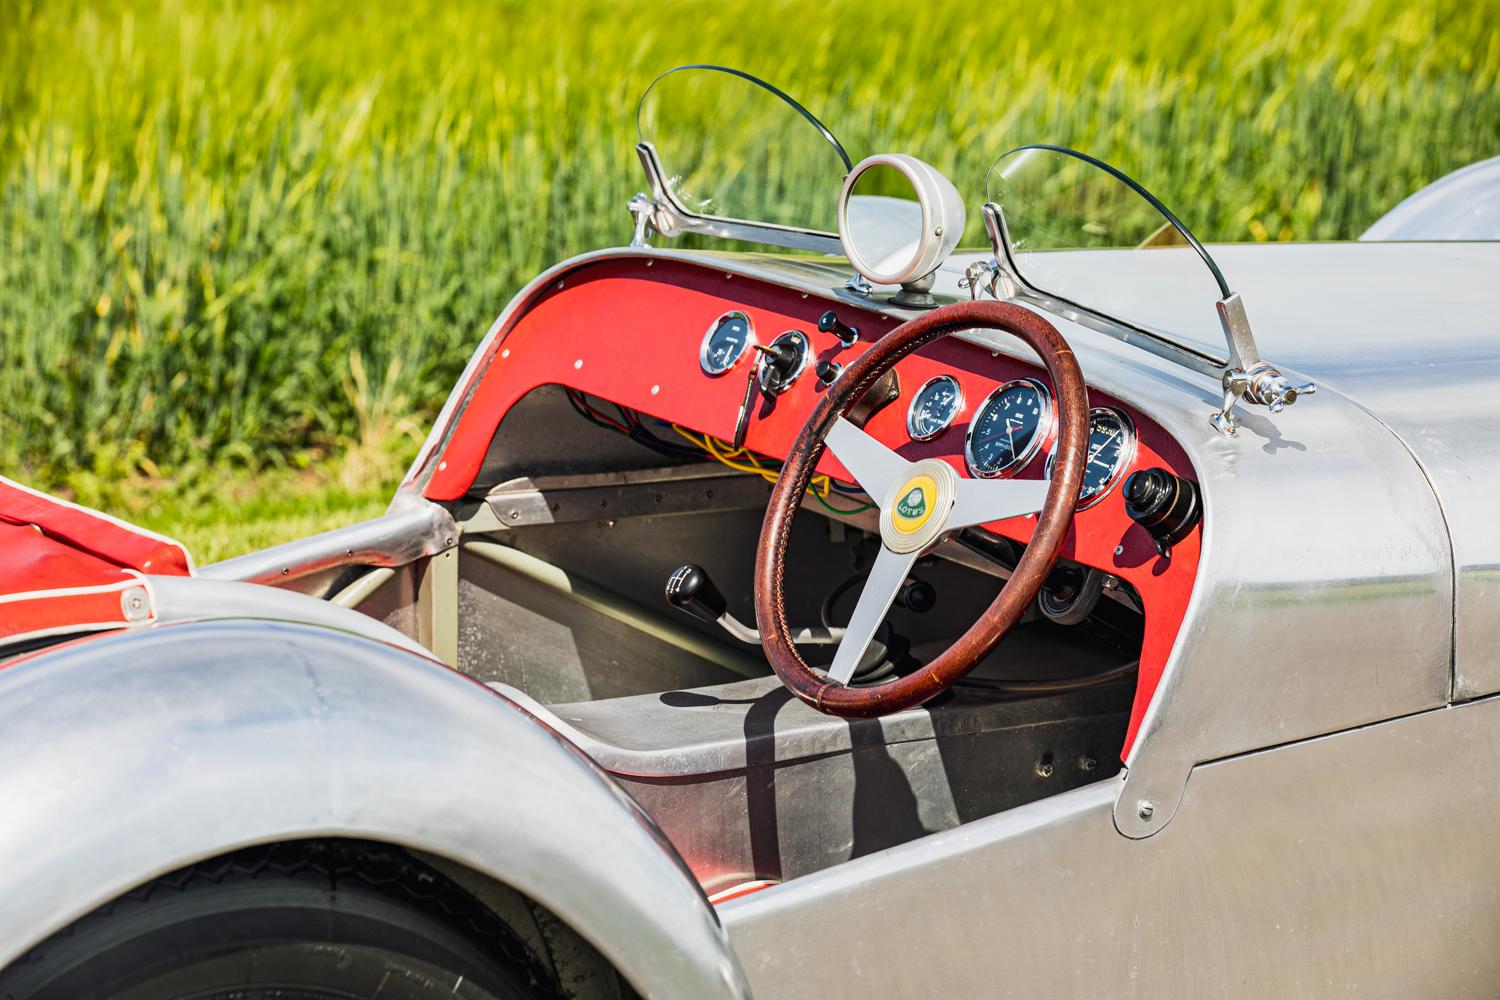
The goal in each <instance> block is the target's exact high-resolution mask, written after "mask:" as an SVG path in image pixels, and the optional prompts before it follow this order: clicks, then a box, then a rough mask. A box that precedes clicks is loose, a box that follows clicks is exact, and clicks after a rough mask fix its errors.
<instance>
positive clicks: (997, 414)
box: [964, 378, 1052, 479]
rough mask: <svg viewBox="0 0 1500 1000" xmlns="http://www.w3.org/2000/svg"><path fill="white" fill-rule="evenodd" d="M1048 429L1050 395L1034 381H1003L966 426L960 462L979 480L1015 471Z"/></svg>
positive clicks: (1027, 460) (1031, 454)
mask: <svg viewBox="0 0 1500 1000" xmlns="http://www.w3.org/2000/svg"><path fill="white" fill-rule="evenodd" d="M1051 430H1052V394H1051V393H1050V392H1048V391H1047V387H1046V386H1045V385H1043V384H1042V383H1041V382H1038V381H1037V380H1036V379H1034V378H1022V379H1016V380H1014V381H1012V382H1007V383H1005V384H1004V385H1002V386H1001V387H1000V388H998V389H996V390H995V391H994V392H992V393H990V394H989V395H988V396H987V397H985V400H984V402H983V403H982V404H980V406H979V410H978V412H976V413H975V414H974V419H973V421H972V422H970V424H969V436H968V439H967V440H966V441H965V442H964V459H965V460H966V461H967V462H968V465H969V471H970V472H972V473H973V474H974V475H976V476H979V477H980V478H981V479H998V478H1000V477H1002V476H1009V475H1012V474H1014V473H1015V472H1017V471H1019V470H1020V469H1021V468H1022V467H1023V466H1025V465H1026V463H1027V462H1029V461H1031V459H1032V457H1033V456H1035V455H1036V453H1037V449H1039V448H1040V447H1041V446H1042V442H1043V441H1045V440H1046V438H1047V435H1048V433H1050V432H1051Z"/></svg>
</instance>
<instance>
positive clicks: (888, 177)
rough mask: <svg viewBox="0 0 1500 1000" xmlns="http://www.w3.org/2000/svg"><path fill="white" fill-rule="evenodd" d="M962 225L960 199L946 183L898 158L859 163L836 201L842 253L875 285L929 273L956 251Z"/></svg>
mask: <svg viewBox="0 0 1500 1000" xmlns="http://www.w3.org/2000/svg"><path fill="white" fill-rule="evenodd" d="M964 220H965V213H964V203H963V199H962V198H961V197H959V194H958V190H957V189H956V188H954V186H953V184H952V183H951V182H950V181H949V180H948V178H946V177H944V176H943V175H942V174H940V173H938V172H937V171H936V170H934V169H933V168H932V167H931V166H929V165H928V164H926V163H923V162H922V161H921V160H919V159H917V158H916V157H914V156H906V155H904V154H900V153H882V154H878V155H876V156H871V157H867V158H866V159H864V160H861V161H860V162H859V163H858V164H856V165H855V167H854V169H853V170H851V171H850V172H849V176H848V177H847V178H846V179H845V180H844V190H843V192H842V194H841V195H840V196H839V239H840V240H841V241H842V242H843V244H844V253H845V255H846V256H848V258H849V263H850V264H851V265H852V266H853V267H854V269H855V270H856V271H858V272H859V273H860V274H862V275H864V276H865V277H866V278H868V279H869V280H870V281H872V282H874V283H875V284H877V285H901V284H905V283H907V282H912V281H916V280H918V279H920V278H923V277H925V276H927V275H928V274H930V273H932V272H933V271H934V270H936V269H937V266H938V265H939V264H941V263H942V262H943V261H944V260H945V259H946V258H947V256H948V255H949V254H950V253H952V252H953V248H954V247H956V246H958V240H959V237H961V236H962V235H963V231H964Z"/></svg>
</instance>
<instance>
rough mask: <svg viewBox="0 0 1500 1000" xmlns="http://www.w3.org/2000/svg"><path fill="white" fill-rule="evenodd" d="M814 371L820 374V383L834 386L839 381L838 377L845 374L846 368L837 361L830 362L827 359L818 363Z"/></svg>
mask: <svg viewBox="0 0 1500 1000" xmlns="http://www.w3.org/2000/svg"><path fill="white" fill-rule="evenodd" d="M813 371H815V372H817V373H818V381H819V382H822V383H823V384H824V385H833V383H834V382H836V381H837V380H838V377H839V376H840V375H842V374H843V373H844V366H843V365H841V364H839V363H838V362H837V361H829V360H827V359H826V358H825V359H824V360H822V361H819V362H818V366H817V367H816V368H814V369H813Z"/></svg>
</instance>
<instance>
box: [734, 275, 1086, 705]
mask: <svg viewBox="0 0 1500 1000" xmlns="http://www.w3.org/2000/svg"><path fill="white" fill-rule="evenodd" d="M975 328H982V329H991V330H1000V331H1003V332H1005V333H1009V334H1013V335H1014V336H1016V337H1018V338H1020V339H1021V340H1022V341H1024V342H1025V343H1026V344H1028V345H1029V346H1030V347H1031V349H1032V350H1033V351H1035V352H1036V353H1037V356H1038V357H1040V358H1041V359H1042V362H1043V364H1044V365H1046V368H1047V373H1048V374H1049V375H1050V376H1051V377H1052V385H1053V395H1054V398H1055V399H1056V401H1057V418H1058V432H1057V452H1056V456H1057V457H1056V460H1055V461H1054V463H1053V468H1052V480H1051V482H1050V483H1049V482H1045V481H1042V480H1034V479H1029V480H1017V479H999V480H996V479H968V478H963V477H961V476H959V475H958V473H956V472H955V471H954V470H953V467H952V466H950V465H949V464H948V463H947V462H944V461H942V460H941V459H935V458H929V459H924V460H922V461H920V462H908V461H907V460H906V459H904V458H902V457H901V456H899V455H897V454H896V453H895V452H893V451H891V450H890V449H889V448H887V447H886V446H885V445H883V444H881V443H880V442H878V441H876V440H875V439H874V438H872V437H870V436H869V435H868V434H866V433H865V432H864V431H862V430H860V429H859V428H858V427H856V426H854V425H853V424H852V423H850V422H849V421H847V420H845V419H844V414H846V413H848V412H849V410H850V409H851V408H853V406H854V405H855V404H856V403H858V402H859V399H860V397H861V396H863V395H864V394H865V392H866V391H867V390H868V389H869V388H870V387H871V386H872V385H874V384H875V382H876V380H877V379H879V378H880V377H881V376H882V375H884V374H885V373H886V372H887V371H889V370H890V369H891V367H892V366H893V365H895V364H896V362H898V361H900V360H901V359H902V358H904V357H906V356H907V355H908V354H911V353H912V352H913V351H916V350H917V349H919V348H921V347H924V346H926V345H927V344H930V343H932V342H933V341H936V340H941V339H942V338H943V337H946V336H948V335H949V334H952V333H956V332H958V331H960V330H972V329H975ZM1087 443H1088V394H1087V391H1086V390H1085V388H1084V384H1083V373H1082V372H1081V371H1079V369H1078V362H1077V360H1076V359H1075V358H1074V357H1073V351H1072V349H1071V348H1069V347H1068V344H1067V341H1065V340H1064V339H1063V337H1062V334H1060V333H1058V332H1057V329H1056V328H1055V327H1054V326H1053V325H1052V324H1051V323H1049V322H1047V321H1046V320H1045V319H1043V318H1042V317H1040V316H1038V315H1037V314H1036V313H1033V312H1031V311H1029V310H1027V309H1023V308H1022V307H1020V306H1017V305H1012V304H1010V303H1005V302H962V303H957V304H954V305H948V306H943V307H941V308H938V309H935V310H933V311H932V312H930V313H928V314H926V315H925V316H921V317H918V318H917V319H914V320H910V321H909V322H906V323H903V324H901V325H900V326H898V327H897V328H896V329H894V330H892V331H891V332H890V333H888V334H886V335H885V336H884V337H882V338H881V339H880V340H879V341H877V342H876V343H874V344H872V345H871V346H870V347H869V349H867V350H866V351H865V352H864V353H863V354H861V355H860V356H859V358H858V359H856V360H855V361H854V362H853V363H852V364H850V366H849V368H848V370H847V371H845V372H844V374H843V375H842V376H840V377H839V379H838V381H836V382H834V383H833V385H832V386H830V387H829V389H828V393H827V394H826V395H825V396H824V397H823V400H822V402H820V403H819V404H818V406H817V408H816V409H815V410H813V413H812V415H811V416H810V417H808V419H807V423H806V424H804V425H803V427H802V431H801V433H799V434H798V435H797V440H796V442H795V443H794V444H793V445H792V451H791V454H790V455H789V456H788V457H787V460H786V464H785V465H783V466H782V468H781V475H780V476H779V477H778V478H777V480H776V486H775V488H774V489H773V490H772V491H771V501H770V505H769V506H768V507H767V508H766V519H765V523H764V524H762V525H761V530H760V544H759V546H758V547H757V549H756V553H755V619H756V622H757V624H758V625H759V628H760V634H761V641H762V643H763V645H764V647H765V652H766V658H767V659H768V660H770V662H771V666H772V668H774V669H775V671H776V673H777V675H778V676H780V677H781V679H782V681H783V682H784V683H785V684H786V686H787V687H788V688H790V689H791V690H792V693H793V694H795V695H796V696H797V697H798V698H801V699H802V700H803V701H805V702H807V703H808V704H809V705H811V706H812V707H814V708H816V709H817V710H818V711H820V712H826V713H828V714H830V715H840V716H851V717H865V716H876V715H886V714H889V713H891V712H897V711H900V710H901V709H904V708H910V707H911V706H913V705H919V704H921V703H922V702H924V701H927V700H928V699H930V698H931V697H933V696H934V695H936V694H938V693H939V692H941V691H944V690H947V689H948V688H949V687H952V686H953V684H954V683H956V682H957V681H958V680H959V679H960V678H962V677H963V676H964V675H965V674H967V673H968V672H969V671H970V670H972V669H974V667H975V665H976V664H978V663H979V662H980V661H981V660H982V659H984V657H985V656H987V655H988V654H989V652H990V651H991V650H993V649H994V648H995V646H996V644H997V643H999V642H1000V640H1001V639H1002V638H1004V637H1005V634H1006V633H1007V632H1009V631H1010V630H1011V628H1012V627H1014V626H1015V624H1016V622H1018V621H1019V620H1020V618H1021V615H1022V613H1023V612H1024V611H1025V610H1026V608H1027V606H1028V605H1029V604H1030V603H1031V601H1032V599H1033V598H1035V597H1036V593H1037V591H1038V590H1039V589H1041V586H1042V581H1043V580H1045V579H1046V577H1047V574H1048V572H1050V571H1051V569H1052V564H1053V562H1055V561H1056V559H1057V554H1058V551H1059V550H1060V549H1061V547H1062V543H1063V539H1064V537H1066V535H1067V533H1068V528H1069V527H1070V526H1071V525H1072V523H1073V510H1074V507H1075V505H1076V503H1077V501H1078V492H1079V488H1080V486H1081V485H1082V480H1083V468H1084V464H1085V463H1084V456H1085V452H1086V448H1087ZM825 446H826V447H829V448H832V449H833V453H834V455H835V456H837V457H838V460H839V461H840V462H842V463H843V464H844V466H845V468H847V469H848V470H849V472H850V473H851V474H853V476H854V478H855V479H856V480H857V481H858V482H859V485H860V487H861V488H862V489H864V491H865V492H866V493H867V494H869V496H870V498H871V499H872V500H874V501H875V503H876V505H877V506H878V507H879V508H880V542H881V545H880V552H879V554H878V555H877V556H876V558H875V564H874V566H873V568H872V569H871V570H870V575H869V578H868V579H867V580H866V581H865V585H864V589H863V591H862V592H861V593H860V596H859V601H858V603H857V604H856V605H855V608H854V614H853V617H852V618H851V619H850V621H849V627H848V629H847V630H846V631H845V634H844V637H843V639H842V641H841V642H840V643H839V647H838V652H837V653H836V654H835V655H834V659H833V663H832V664H831V665H830V667H829V668H828V675H827V676H826V677H824V676H821V675H820V674H818V673H816V672H814V671H813V669H812V668H811V667H809V666H808V665H807V664H806V663H805V662H803V660H802V657H801V656H800V655H799V654H798V653H797V648H796V646H794V645H793V644H792V638H791V635H790V633H789V631H788V628H787V622H786V607H785V601H784V596H783V589H782V585H783V579H784V577H785V573H786V549H787V542H788V540H789V538H790V537H791V529H792V518H793V517H795V516H796V513H797V508H798V507H799V506H801V502H802V497H803V495H804V494H805V492H806V490H807V484H808V480H809V478H810V477H811V476H812V473H813V469H814V468H815V467H816V466H817V464H818V460H819V459H820V458H821V457H822V455H823V449H824V447H825ZM1038 510H1040V511H1041V513H1040V514H1039V515H1038V516H1037V525H1036V531H1035V532H1034V533H1033V535H1032V538H1031V543H1030V544H1029V545H1028V546H1027V547H1026V552H1025V554H1024V555H1022V557H1021V561H1020V562H1019V563H1018V564H1017V565H1016V568H1015V572H1013V573H1012V574H1011V576H1010V579H1009V580H1007V581H1006V582H1005V586H1004V587H1002V588H1001V590H1000V593H999V594H998V595H997V596H996V597H995V600H994V603H992V604H991V605H990V606H989V608H988V609H987V610H986V612H985V613H984V615H983V616H982V617H981V618H980V619H979V621H977V622H976V623H975V624H974V625H973V626H972V627H971V628H970V629H969V630H968V631H967V632H965V633H964V634H963V635H962V636H960V637H959V638H958V640H957V641H956V642H955V643H954V644H953V645H952V646H950V647H949V648H948V649H947V650H945V651H944V652H943V653H942V654H941V655H940V656H938V657H937V658H936V659H934V660H933V661H932V662H930V663H928V664H927V665H926V666H924V667H921V668H920V669H918V670H917V671H916V672H915V673H912V674H908V675H906V676H904V677H900V678H897V679H895V680H892V681H890V682H888V683H885V684H880V685H874V686H870V687H850V686H849V684H848V682H849V679H850V677H852V676H853V675H854V668H855V667H856V666H857V665H858V664H859V661H860V658H861V657H863V656H864V653H865V650H866V649H867V648H868V647H869V645H870V640H871V639H872V638H873V637H874V635H875V630H876V629H877V628H879V627H880V623H881V621H882V620H884V618H885V615H886V612H887V611H889V610H890V607H891V602H892V601H894V600H895V598H896V593H897V591H898V590H899V589H900V587H901V585H902V583H903V582H904V581H905V580H906V576H907V573H908V572H910V570H911V567H912V565H913V564H914V563H915V562H916V561H917V558H918V557H919V556H920V555H922V553H923V552H925V551H926V550H928V549H930V548H931V547H932V546H933V545H935V544H936V543H937V542H938V541H940V540H941V539H942V538H943V537H945V536H946V535H947V534H948V533H949V532H953V531H957V530H959V529H961V528H966V527H970V526H972V525H977V524H987V523H989V522H991V521H999V520H1003V519H1004V518H1008V517H1016V516H1019V515H1021V514H1029V513H1032V512H1035V511H1038Z"/></svg>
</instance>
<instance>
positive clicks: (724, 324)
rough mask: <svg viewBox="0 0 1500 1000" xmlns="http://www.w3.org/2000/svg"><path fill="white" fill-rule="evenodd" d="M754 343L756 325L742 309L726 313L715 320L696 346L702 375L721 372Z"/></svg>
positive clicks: (734, 363)
mask: <svg viewBox="0 0 1500 1000" xmlns="http://www.w3.org/2000/svg"><path fill="white" fill-rule="evenodd" d="M754 343H755V324H753V323H751V322H750V317H749V316H746V315H745V314H744V313H742V312H738V311H736V312H727V313H725V314H724V315H722V316H720V317H719V318H718V319H716V320H714V322H713V325H712V326H710V327H709V328H708V332H707V333H705V334H704V335H703V344H702V346H700V347H699V348H698V366H699V367H700V368H702V369H703V374H705V375H723V374H724V373H725V372H727V371H729V369H731V368H733V367H734V366H735V365H736V364H737V363H738V362H739V360H740V358H743V357H744V356H745V351H746V350H748V349H749V348H750V346H751V345H752V344H754Z"/></svg>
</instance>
